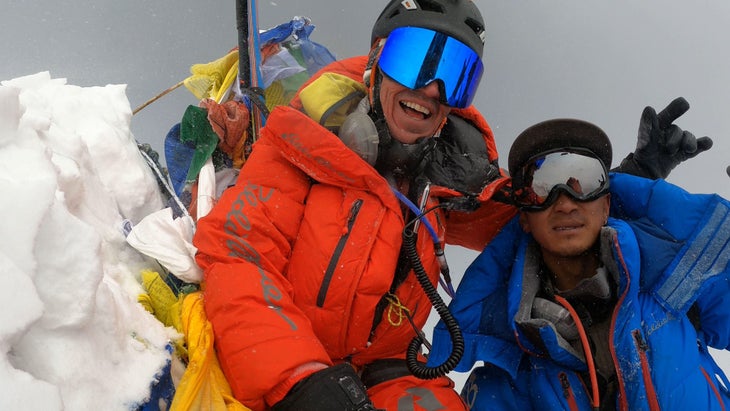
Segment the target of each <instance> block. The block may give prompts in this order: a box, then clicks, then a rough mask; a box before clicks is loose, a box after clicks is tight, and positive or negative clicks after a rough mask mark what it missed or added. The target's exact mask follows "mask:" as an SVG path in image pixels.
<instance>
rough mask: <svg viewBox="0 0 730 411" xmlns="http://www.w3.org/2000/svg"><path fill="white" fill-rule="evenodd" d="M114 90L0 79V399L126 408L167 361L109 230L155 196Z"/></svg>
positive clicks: (142, 262) (144, 262) (134, 258)
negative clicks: (0, 223)
mask: <svg viewBox="0 0 730 411" xmlns="http://www.w3.org/2000/svg"><path fill="white" fill-rule="evenodd" d="M125 90H126V86H124V85H107V86H105V87H88V88H86V87H84V88H82V87H77V86H72V85H68V84H66V80H65V79H58V78H56V79H53V78H51V76H50V74H49V73H48V72H41V73H38V74H35V75H30V76H26V77H21V78H16V79H13V80H8V81H2V82H0V168H1V169H2V172H1V173H0V192H2V193H3V195H2V199H1V200H0V215H1V216H2V221H3V223H2V235H0V274H1V278H2V279H3V283H4V285H3V287H0V298H1V299H2V301H3V309H2V310H0V350H2V351H1V352H0V353H1V354H2V355H1V356H0V386H2V387H3V395H1V396H0V409H3V410H8V409H26V410H63V409H66V410H91V409H93V410H102V409H103V410H129V409H134V408H135V406H136V405H137V404H140V403H141V402H143V401H144V400H145V398H146V397H148V396H149V393H150V383H151V382H152V381H153V380H154V379H155V375H156V374H157V373H158V372H159V371H160V370H161V369H162V368H163V367H164V366H165V365H166V363H167V362H168V361H170V354H169V352H168V351H167V349H166V347H167V346H168V344H169V341H170V340H171V339H173V338H175V336H176V335H175V333H174V331H173V329H172V328H165V327H164V326H163V325H162V324H161V323H160V322H159V321H157V320H156V319H155V318H154V317H153V316H152V315H151V314H149V313H148V312H147V311H145V310H144V308H143V307H142V306H141V305H140V304H138V303H137V295H138V294H139V293H140V292H142V288H141V286H140V283H139V276H140V271H141V270H142V269H143V268H149V267H150V264H151V262H150V261H149V260H148V259H147V258H146V257H144V256H143V255H142V254H140V253H139V252H138V251H136V250H135V249H133V248H132V247H131V246H129V245H128V244H127V243H126V241H125V238H124V234H123V231H122V224H123V221H124V220H125V219H126V220H129V221H131V222H132V223H133V224H135V223H137V222H138V221H140V220H141V219H142V218H143V217H145V216H146V215H148V214H150V213H152V212H154V211H157V210H160V209H162V208H163V199H162V197H161V195H160V192H159V189H158V187H157V183H156V180H155V178H154V176H153V175H152V173H151V171H150V169H149V168H148V166H147V165H146V163H145V162H144V160H143V159H142V157H141V156H140V153H139V150H138V148H137V143H136V142H135V140H134V137H133V136H132V134H131V132H130V130H129V123H130V120H131V117H132V112H131V110H130V107H129V101H128V100H127V97H126V94H125Z"/></svg>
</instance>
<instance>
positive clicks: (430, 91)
mask: <svg viewBox="0 0 730 411" xmlns="http://www.w3.org/2000/svg"><path fill="white" fill-rule="evenodd" d="M418 91H419V92H421V93H423V95H425V96H426V97H428V98H432V99H434V100H439V101H441V91H440V90H439V85H438V82H436V81H432V82H430V83H428V84H427V85H425V86H423V87H421V88H419V89H418Z"/></svg>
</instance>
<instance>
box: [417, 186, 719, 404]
mask: <svg viewBox="0 0 730 411" xmlns="http://www.w3.org/2000/svg"><path fill="white" fill-rule="evenodd" d="M729 212H730V203H729V202H728V201H727V200H725V199H723V198H721V197H719V196H717V195H704V194H703V195H700V194H689V193H687V192H686V191H684V190H682V189H681V188H678V187H676V186H674V185H671V184H669V183H667V182H665V181H663V180H656V181H653V180H646V179H643V178H639V177H634V176H630V175H624V174H612V175H611V212H610V214H611V218H609V222H608V226H609V228H604V230H603V232H602V236H601V237H602V239H603V240H605V241H604V244H607V246H606V247H604V248H603V254H604V255H607V257H608V259H613V261H614V262H615V265H614V267H615V268H614V269H616V268H617V270H616V271H617V275H618V287H619V290H618V303H617V305H616V308H615V309H614V311H613V313H612V315H611V320H610V321H611V323H610V331H609V341H608V344H609V346H610V347H611V355H612V358H613V362H614V365H615V368H616V372H617V377H618V388H617V390H616V391H617V394H616V395H617V397H616V405H617V409H620V410H632V411H633V410H651V409H662V410H690V409H693V410H721V409H730V408H728V405H730V394H729V393H728V387H730V384H729V383H728V381H727V378H726V377H725V375H724V374H723V372H722V370H721V369H720V368H719V367H718V366H717V364H716V363H715V361H714V360H713V358H712V357H711V356H710V354H709V353H708V346H711V347H714V348H717V349H723V350H724V349H727V348H728V345H729V344H730V282H729V279H728V274H729V270H730V268H729V267H728V259H729V258H730V244H729V243H728V239H729V237H730V214H729ZM604 237H605V238H604ZM531 243H532V244H533V245H532V247H534V240H533V239H532V237H531V236H530V235H528V234H525V233H524V232H523V231H522V230H521V228H520V226H519V224H518V221H517V218H514V219H513V220H512V221H511V222H510V223H509V224H507V225H506V226H505V228H504V229H503V230H502V231H501V232H500V234H499V235H498V236H497V237H495V239H494V240H493V241H492V242H491V243H490V244H489V245H488V246H487V247H486V248H485V249H484V251H483V252H482V253H481V254H480V255H479V256H478V257H477V259H476V260H475V261H474V262H473V263H472V265H471V266H470V267H469V268H468V270H467V271H466V273H465V275H464V278H463V279H462V281H461V283H460V285H459V290H458V292H457V294H456V296H455V298H454V300H453V301H452V302H451V304H450V309H451V311H452V313H453V314H454V316H455V317H456V319H457V320H458V322H459V324H460V326H461V327H462V331H463V333H464V338H465V342H466V350H465V354H464V356H463V358H462V360H461V362H460V363H459V365H458V366H457V368H456V371H461V372H465V371H469V370H471V369H472V368H473V367H474V366H476V368H474V369H473V372H472V374H471V375H470V376H469V380H468V381H467V383H466V385H465V387H464V389H463V391H462V396H463V397H464V398H465V400H466V401H467V403H468V404H470V405H471V406H472V409H473V410H487V409H489V410H496V409H513V410H530V409H535V410H557V409H566V410H568V409H574V410H588V409H591V405H590V398H591V397H590V393H591V384H590V381H587V380H584V379H583V378H582V377H581V372H585V371H586V370H587V366H586V364H585V361H584V360H583V357H582V354H581V355H578V356H577V355H575V351H571V350H570V349H566V347H565V344H564V343H565V340H563V339H562V337H561V336H560V335H558V334H557V333H556V331H555V328H554V326H553V325H552V323H550V322H549V321H547V320H537V321H536V320H527V321H524V320H525V318H523V317H524V313H525V311H524V308H525V307H524V305H525V301H526V300H529V298H530V295H529V294H530V293H532V294H534V293H535V287H534V285H531V284H529V282H530V280H529V279H528V278H527V277H528V276H525V275H524V271H525V270H523V267H525V263H526V260H525V257H526V255H527V249H528V247H529V246H530V244H531ZM606 249H610V250H611V253H606V252H605V251H606ZM605 262H606V259H605V258H604V263H605ZM533 297H534V295H533ZM693 305H694V306H695V308H694V309H693V312H694V311H695V310H696V312H697V313H698V316H699V324H698V325H697V328H696V327H695V325H694V324H696V323H697V322H696V321H695V322H694V323H693V322H692V321H690V320H689V318H688V316H687V312H688V310H689V309H690V307H692V306H693ZM527 316H528V317H529V310H528V315H527ZM520 323H521V324H520ZM525 330H531V334H532V335H537V336H539V340H541V342H542V343H541V344H533V343H532V341H535V338H533V339H532V340H530V339H528V338H527V336H526V334H525ZM450 350H451V340H450V337H449V334H448V332H447V331H446V329H445V328H444V326H443V324H442V323H440V324H439V325H438V326H437V327H436V330H435V331H434V346H433V349H432V351H431V354H430V358H429V365H435V364H440V363H441V362H442V361H443V360H444V359H445V358H447V357H448V355H449V352H450ZM481 361H483V362H484V364H483V365H482V364H480V363H479V364H478V362H481ZM584 375H585V374H584Z"/></svg>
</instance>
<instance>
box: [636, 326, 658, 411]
mask: <svg viewBox="0 0 730 411" xmlns="http://www.w3.org/2000/svg"><path fill="white" fill-rule="evenodd" d="M631 334H632V335H633V336H634V341H635V342H636V348H637V350H638V351H639V360H640V362H641V375H642V377H643V379H644V387H645V390H646V398H647V401H648V402H649V409H650V410H657V411H658V410H659V402H658V401H657V396H656V391H655V390H654V383H653V382H652V380H651V370H650V369H649V360H648V359H647V358H646V352H647V351H648V350H649V345H648V344H647V343H646V341H644V337H642V335H641V332H640V331H639V330H634V331H632V332H631Z"/></svg>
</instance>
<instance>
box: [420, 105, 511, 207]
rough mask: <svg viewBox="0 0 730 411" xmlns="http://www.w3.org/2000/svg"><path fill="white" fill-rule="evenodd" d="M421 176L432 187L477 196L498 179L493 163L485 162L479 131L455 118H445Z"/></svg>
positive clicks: (486, 157)
mask: <svg viewBox="0 0 730 411" xmlns="http://www.w3.org/2000/svg"><path fill="white" fill-rule="evenodd" d="M423 174H424V175H425V176H426V177H428V179H429V180H430V181H431V182H432V183H434V184H436V185H440V186H442V187H446V188H450V189H452V190H456V191H458V192H460V193H462V194H467V195H478V194H479V193H480V192H481V191H482V189H483V188H484V187H485V186H486V185H487V184H489V183H490V182H492V181H494V180H495V179H497V178H499V177H501V174H500V172H499V165H498V164H497V162H496V161H494V162H490V161H489V154H488V153H487V144H486V143H485V142H484V137H483V136H482V133H481V131H479V130H478V129H477V128H476V127H475V126H474V125H472V124H471V123H469V122H468V121H466V120H464V119H462V118H460V117H457V116H455V115H449V119H448V121H447V122H446V125H444V128H443V129H442V130H441V136H439V137H438V138H437V139H436V147H435V148H434V150H433V152H432V153H431V157H430V158H429V161H428V163H427V165H426V167H425V169H424V171H423Z"/></svg>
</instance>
